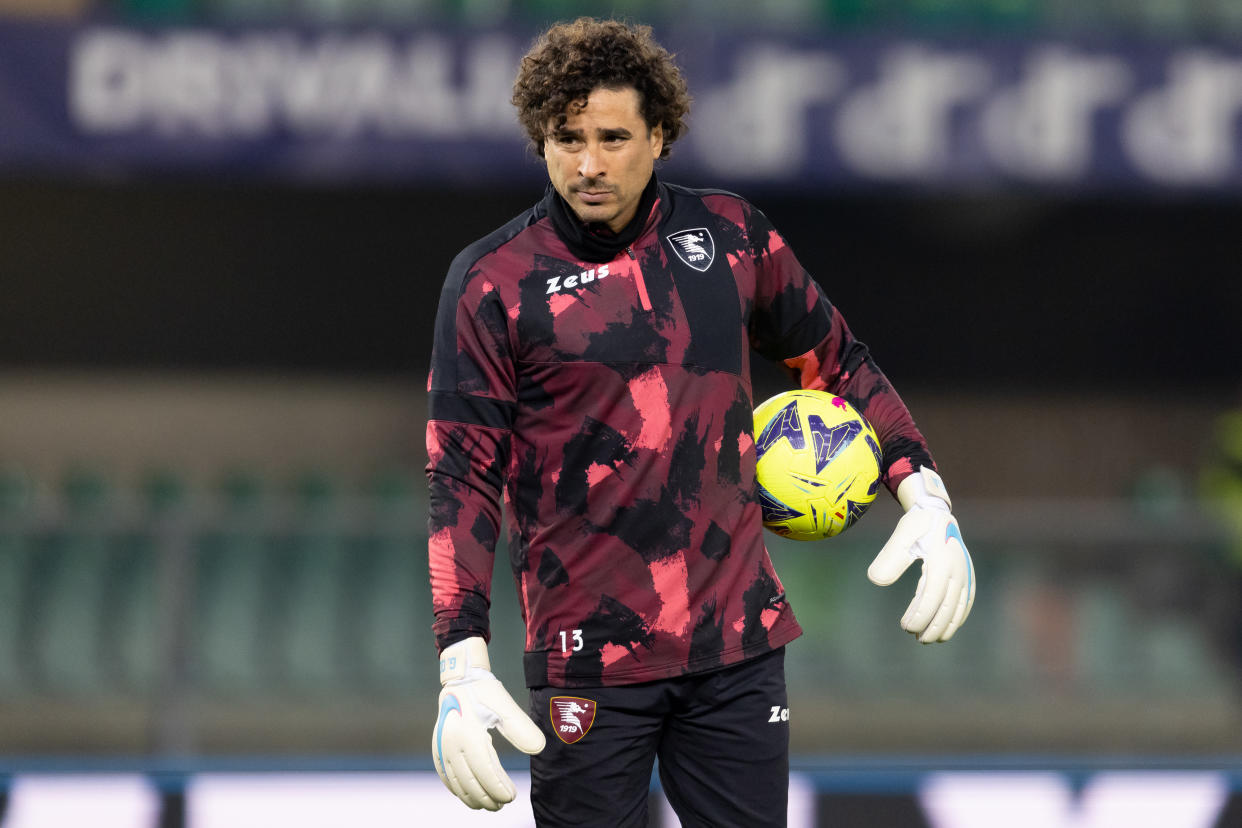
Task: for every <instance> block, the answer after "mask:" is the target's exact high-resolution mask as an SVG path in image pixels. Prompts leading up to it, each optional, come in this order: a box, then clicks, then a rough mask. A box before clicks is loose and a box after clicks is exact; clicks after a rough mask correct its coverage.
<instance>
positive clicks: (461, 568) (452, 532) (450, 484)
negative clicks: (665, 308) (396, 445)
mask: <svg viewBox="0 0 1242 828" xmlns="http://www.w3.org/2000/svg"><path fill="white" fill-rule="evenodd" d="M495 290H496V289H495V288H494V287H493V286H492V285H491V284H489V283H488V282H487V280H486V279H482V278H478V274H477V272H469V271H465V269H464V268H462V269H459V268H458V267H457V263H454V270H453V271H451V272H450V275H449V278H448V280H446V282H445V286H444V290H443V292H442V293H441V297H440V307H439V310H438V312H437V316H436V328H435V341H434V344H433V346H432V364H431V374H430V376H429V377H428V381H427V392H428V393H427V396H428V408H429V412H428V413H429V417H428V422H427V456H428V460H429V462H428V465H427V480H428V487H429V504H428V564H429V569H430V575H431V595H432V605H433V608H434V611H435V616H436V620H435V623H434V625H433V629H434V631H435V636H436V644H437V647H438V648H439V649H441V650H443V649H444V648H445V647H447V646H449V645H450V644H453V643H456V642H457V641H460V640H462V639H464V638H468V637H471V636H480V637H482V638H484V639H487V638H488V637H489V627H488V607H489V605H490V595H491V582H492V567H493V562H494V559H495V549H496V541H497V538H498V536H499V532H500V500H501V489H502V486H503V483H504V472H505V467H506V465H507V462H508V455H509V428H510V425H511V424H512V421H513V410H514V399H515V396H514V372H513V362H512V359H511V358H510V356H509V345H508V342H509V340H508V336H507V326H506V321H507V320H506V319H505V316H504V313H503V310H501V308H502V307H503V306H502V304H501V303H500V300H499V297H498V296H497V295H496V293H495Z"/></svg>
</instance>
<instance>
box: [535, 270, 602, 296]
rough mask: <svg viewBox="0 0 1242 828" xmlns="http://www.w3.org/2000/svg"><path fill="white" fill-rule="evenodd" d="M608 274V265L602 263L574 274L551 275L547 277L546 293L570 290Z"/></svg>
mask: <svg viewBox="0 0 1242 828" xmlns="http://www.w3.org/2000/svg"><path fill="white" fill-rule="evenodd" d="M607 275H608V265H606V264H603V265H600V266H599V267H593V268H591V269H590V270H584V271H582V272H581V273H578V274H576V275H574V276H565V277H564V278H562V277H560V276H553V277H552V278H551V279H548V290H547V293H560V292H561V291H562V290H571V289H573V288H576V287H581V286H582V285H585V284H588V283H590V282H594V281H595V280H596V279H603V278H604V277H605V276H607Z"/></svg>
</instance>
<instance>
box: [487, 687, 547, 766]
mask: <svg viewBox="0 0 1242 828" xmlns="http://www.w3.org/2000/svg"><path fill="white" fill-rule="evenodd" d="M477 692H478V700H479V701H480V702H481V703H482V704H483V706H485V707H486V708H487V709H488V710H489V711H490V712H491V714H492V715H493V716H495V720H496V729H497V730H499V731H500V735H501V736H504V737H505V738H506V739H508V740H509V742H510V743H511V744H512V745H513V746H514V747H515V748H517V749H518V750H520V751H522V752H523V753H530V754H535V753H539V752H540V751H541V750H543V748H544V745H545V740H544V737H543V731H542V730H540V729H539V726H538V725H536V724H535V723H534V722H533V721H531V718H530V716H528V715H527V713H526V711H525V710H523V709H522V708H521V707H519V706H518V703H517V702H515V701H514V700H513V697H512V696H510V695H509V692H508V691H507V690H505V689H504V687H503V686H502V685H501V684H500V682H498V681H497V682H493V683H490V684H489V685H488V686H486V687H481V688H479V690H478V691H477Z"/></svg>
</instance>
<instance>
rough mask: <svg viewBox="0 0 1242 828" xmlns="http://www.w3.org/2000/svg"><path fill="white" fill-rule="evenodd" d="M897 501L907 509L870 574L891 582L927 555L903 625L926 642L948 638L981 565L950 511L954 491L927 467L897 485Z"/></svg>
mask: <svg viewBox="0 0 1242 828" xmlns="http://www.w3.org/2000/svg"><path fill="white" fill-rule="evenodd" d="M897 500H898V501H899V502H900V503H901V506H902V508H903V509H905V510H906V513H905V514H904V515H903V516H902V518H901V520H899V521H897V528H896V529H894V530H893V534H892V537H890V538H889V539H888V543H886V544H884V548H883V549H881V550H880V554H879V555H876V557H875V560H874V561H872V562H871V566H870V567H869V568H868V569H867V577H868V578H870V579H871V582H872V583H874V584H877V585H878V586H888V585H889V584H891V583H893V582H894V581H896V580H897V579H898V578H900V577H901V574H902V573H903V572H905V571H906V569H908V568H909V567H910V564H912V563H914V561H916V560H919V559H922V561H923V575H922V577H921V578H919V585H918V587H917V588H916V589H915V591H914V600H913V601H911V602H910V606H909V607H908V608H907V609H906V614H905V615H903V616H902V618H901V628H902V629H903V630H906V631H907V632H909V633H913V634H914V635H916V636H918V638H919V641H921V642H923V643H924V644H931V643H933V642H935V641H948V640H949V639H950V638H952V637H953V634H954V633H955V632H957V628H958V627H960V626H962V622H963V621H965V620H966V616H967V615H969V614H970V608H971V607H972V606H973V605H974V603H975V565H974V563H972V562H971V560H970V553H969V552H967V551H966V544H965V542H964V541H963V540H962V531H961V530H960V529H959V528H958V526H957V520H955V519H954V517H953V515H952V514H951V513H950V511H949V510H950V508H951V507H952V503H951V502H950V501H949V493H948V492H947V491H946V490H945V488H944V482H943V481H942V480H941V479H940V475H938V474H936V473H935V472H934V471H932V470H931V469H929V468H927V467H926V466H923V467H921V468H920V469H919V471H918V473H916V474H912V475H910V476H909V477H907V478H906V479H905V480H903V481H901V484H900V485H898V486H897Z"/></svg>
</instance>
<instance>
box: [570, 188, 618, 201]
mask: <svg viewBox="0 0 1242 828" xmlns="http://www.w3.org/2000/svg"><path fill="white" fill-rule="evenodd" d="M574 192H575V193H576V194H577V196H578V198H579V199H580V200H582V201H583V202H584V203H586V204H602V203H604V202H605V201H607V200H608V199H609V198H611V197H612V192H611V191H610V190H575V191H574Z"/></svg>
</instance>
